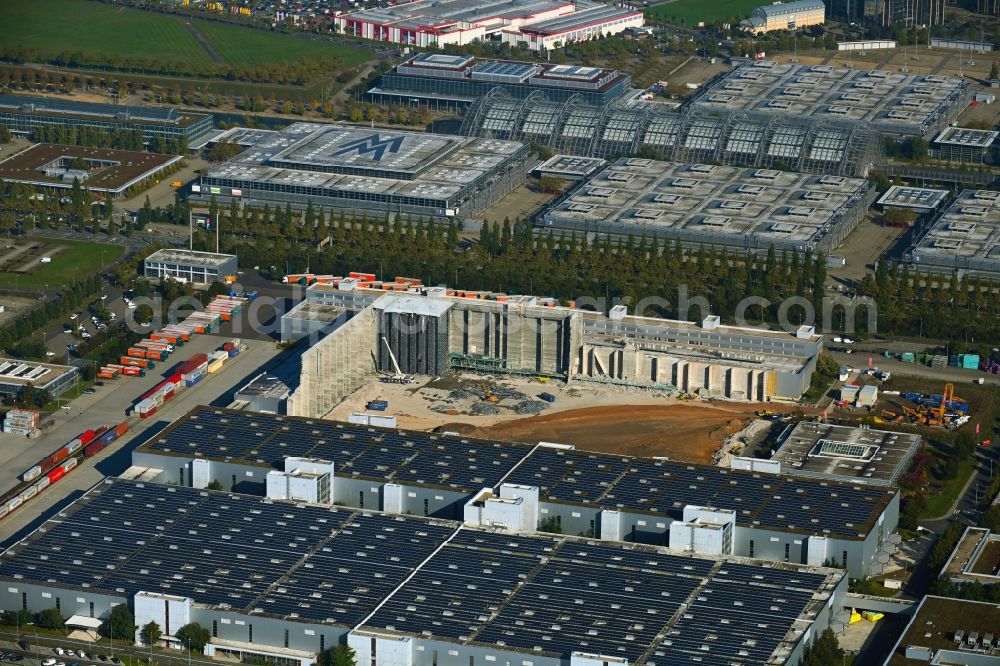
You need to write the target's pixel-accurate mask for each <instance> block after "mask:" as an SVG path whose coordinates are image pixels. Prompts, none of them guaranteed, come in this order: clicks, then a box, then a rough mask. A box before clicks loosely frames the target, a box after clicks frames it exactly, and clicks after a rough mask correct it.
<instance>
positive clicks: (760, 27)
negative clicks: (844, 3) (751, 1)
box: [741, 0, 826, 34]
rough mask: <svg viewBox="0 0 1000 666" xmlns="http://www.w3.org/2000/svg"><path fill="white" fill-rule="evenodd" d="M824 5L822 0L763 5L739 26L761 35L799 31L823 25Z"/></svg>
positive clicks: (824, 16) (798, 0) (799, 0)
mask: <svg viewBox="0 0 1000 666" xmlns="http://www.w3.org/2000/svg"><path fill="white" fill-rule="evenodd" d="M825 20H826V5H825V4H824V3H823V0H797V1H796V2H775V3H774V4H770V5H763V6H761V7H757V8H755V9H754V10H753V11H752V12H750V18H749V19H747V20H745V21H742V22H741V25H743V26H745V27H747V28H749V29H750V30H751V31H753V32H755V33H758V34H761V33H765V32H775V31H778V30H793V31H794V30H799V29H801V28H805V27H808V26H810V25H823V22H824V21H825Z"/></svg>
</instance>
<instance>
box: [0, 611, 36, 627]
mask: <svg viewBox="0 0 1000 666" xmlns="http://www.w3.org/2000/svg"><path fill="white" fill-rule="evenodd" d="M32 619H33V616H32V614H31V611H26V610H19V611H9V610H8V611H4V612H3V615H2V616H0V624H5V625H7V626H10V627H16V626H19V625H20V626H22V627H23V626H24V625H26V624H30V623H31V620H32Z"/></svg>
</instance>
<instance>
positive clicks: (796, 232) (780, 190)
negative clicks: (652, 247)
mask: <svg viewBox="0 0 1000 666" xmlns="http://www.w3.org/2000/svg"><path fill="white" fill-rule="evenodd" d="M874 200H875V190H874V188H872V187H871V185H870V184H869V183H868V181H866V180H864V179H861V178H847V177H844V176H817V175H807V174H797V173H790V172H787V171H777V170H774V169H746V168H743V169H740V168H735V167H727V166H716V165H710V164H681V163H676V162H657V161H654V160H648V159H641V158H636V157H625V158H622V159H620V160H618V161H617V162H615V163H613V164H611V165H610V166H609V167H607V168H606V169H605V170H604V171H602V172H600V173H599V174H597V175H596V176H594V177H592V178H591V179H589V180H587V181H586V182H584V183H583V184H582V185H581V186H580V187H578V188H576V189H575V190H573V192H572V193H570V194H569V195H568V196H566V197H564V198H563V199H562V200H561V201H560V203H558V204H557V205H556V206H554V207H553V208H551V209H550V210H548V211H547V212H546V213H544V214H543V215H541V216H540V217H539V218H538V220H537V221H536V225H537V226H538V227H540V228H542V229H544V230H547V231H550V230H572V231H580V232H585V233H601V234H613V235H621V236H627V235H633V236H636V237H639V236H647V237H659V238H667V239H671V240H678V241H681V242H682V243H683V244H684V245H687V246H689V247H698V246H701V245H704V246H719V247H725V248H728V249H732V250H736V251H738V252H741V253H743V252H747V251H751V252H759V251H766V250H767V249H768V248H769V247H774V248H776V249H777V250H790V251H794V252H800V253H802V252H805V251H807V250H808V251H811V252H813V253H817V252H824V253H830V251H831V250H833V248H835V247H837V246H838V245H840V243H841V242H842V241H843V240H844V238H846V237H847V235H848V234H849V233H850V232H851V231H853V230H854V227H855V226H856V225H857V224H858V222H860V221H861V219H862V218H863V217H864V216H865V214H866V213H867V211H868V207H869V206H871V204H872V202H873V201H874Z"/></svg>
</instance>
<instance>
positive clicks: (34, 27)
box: [0, 0, 370, 66]
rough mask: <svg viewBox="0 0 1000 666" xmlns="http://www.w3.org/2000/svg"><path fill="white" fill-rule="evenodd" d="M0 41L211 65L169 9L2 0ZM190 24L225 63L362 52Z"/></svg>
mask: <svg viewBox="0 0 1000 666" xmlns="http://www.w3.org/2000/svg"><path fill="white" fill-rule="evenodd" d="M3 7H4V20H3V21H2V22H0V44H3V45H4V46H5V47H16V46H24V47H26V48H31V49H36V50H37V51H38V52H39V53H40V54H41V55H42V56H43V57H51V56H54V55H57V54H59V53H61V52H63V51H66V52H70V53H72V52H75V51H80V52H82V53H85V54H101V55H104V56H107V57H109V58H112V57H115V56H119V57H121V58H122V59H123V61H124V62H123V64H124V63H127V60H128V58H130V57H141V58H143V59H144V60H171V61H175V62H185V63H188V64H190V65H197V66H205V65H211V64H212V61H211V58H210V57H209V55H208V53H207V52H206V51H205V49H204V48H203V47H202V46H201V44H199V43H198V41H197V40H196V39H195V38H194V36H193V35H192V34H191V33H190V32H189V31H188V29H187V28H186V27H185V26H184V23H183V22H182V20H181V19H179V18H177V17H174V16H167V15H163V14H155V13H151V12H144V11H141V10H137V9H126V8H122V7H113V6H111V5H105V4H102V3H97V2H88V1H87V0H6V2H4V3H3ZM191 23H192V25H193V26H194V27H195V28H196V29H197V30H198V32H200V33H201V34H202V35H203V36H204V37H205V38H206V39H208V41H209V42H211V43H212V45H213V48H214V49H215V50H216V51H217V52H218V53H219V54H220V55H221V56H222V57H223V58H224V59H225V60H226V61H227V62H229V63H231V64H233V65H255V64H257V63H260V62H290V61H293V60H297V59H299V58H301V57H303V56H317V55H326V56H330V57H340V58H342V59H343V60H344V61H345V63H347V64H348V65H354V64H357V63H360V62H364V61H366V60H368V59H370V54H369V53H368V52H367V51H366V50H364V49H360V48H354V47H349V46H343V45H333V44H324V43H321V42H312V41H309V40H305V39H299V38H298V37H295V36H290V35H283V34H278V33H267V32H261V31H258V30H252V29H250V28H241V27H239V26H231V25H224V24H217V23H213V22H210V21H198V20H192V21H191Z"/></svg>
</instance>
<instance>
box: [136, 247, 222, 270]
mask: <svg viewBox="0 0 1000 666" xmlns="http://www.w3.org/2000/svg"><path fill="white" fill-rule="evenodd" d="M235 260H236V255H235V254H216V253H215V252H198V251H197V250H181V249H168V250H157V251H156V252H154V253H153V254H151V255H149V256H148V257H146V261H147V262H148V261H159V262H165V263H175V264H192V265H196V266H212V267H218V266H222V265H224V264H225V263H226V262H228V261H235Z"/></svg>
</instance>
